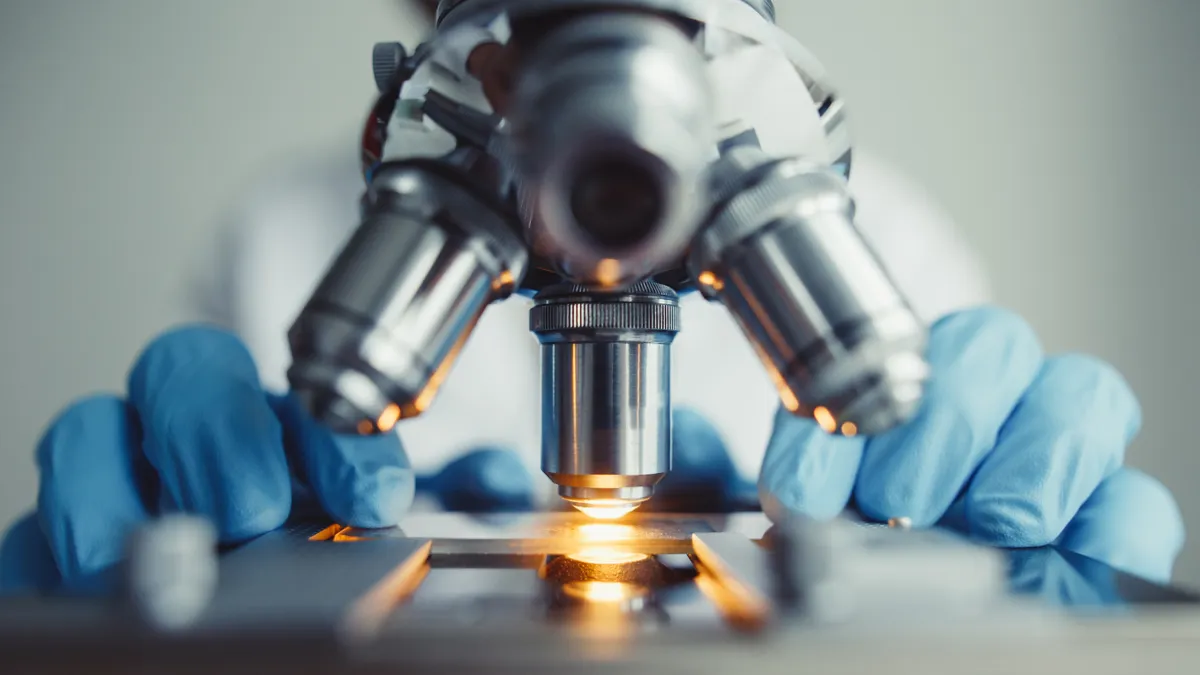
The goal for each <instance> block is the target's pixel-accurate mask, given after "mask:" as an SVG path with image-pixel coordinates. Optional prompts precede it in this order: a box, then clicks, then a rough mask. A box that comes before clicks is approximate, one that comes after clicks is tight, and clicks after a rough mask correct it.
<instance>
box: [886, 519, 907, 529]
mask: <svg viewBox="0 0 1200 675" xmlns="http://www.w3.org/2000/svg"><path fill="white" fill-rule="evenodd" d="M887 524H888V527H892V528H895V529H897V530H907V529H910V528H911V527H912V518H908V517H906V516H901V517H900V518H888V523H887Z"/></svg>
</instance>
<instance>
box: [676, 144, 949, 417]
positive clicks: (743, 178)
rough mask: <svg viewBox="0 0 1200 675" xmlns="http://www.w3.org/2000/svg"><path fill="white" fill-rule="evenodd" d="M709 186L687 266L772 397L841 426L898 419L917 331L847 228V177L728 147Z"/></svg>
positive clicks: (919, 339)
mask: <svg viewBox="0 0 1200 675" xmlns="http://www.w3.org/2000/svg"><path fill="white" fill-rule="evenodd" d="M712 188H713V190H714V194H716V195H717V206H716V208H715V210H714V215H713V217H712V219H711V220H710V221H709V224H708V225H707V227H706V229H705V230H704V232H703V233H702V234H701V235H700V237H698V238H697V241H696V243H695V244H694V246H693V248H692V252H691V255H690V258H689V261H688V262H689V269H690V270H691V273H692V275H693V278H695V279H696V280H697V282H698V285H699V287H700V289H701V291H702V292H703V293H704V294H705V295H706V296H707V297H709V298H711V299H718V300H720V301H721V302H722V303H723V304H725V306H726V307H728V308H729V310H730V312H731V313H732V314H733V316H734V318H735V319H736V320H737V321H738V323H739V324H740V325H741V327H742V330H743V331H744V333H745V334H746V336H747V338H748V339H749V340H750V342H751V343H752V344H753V345H754V347H755V349H756V350H757V351H758V353H759V356H760V357H761V359H762V361H763V363H764V364H765V365H766V367H767V370H768V372H769V373H770V374H771V376H772V379H773V380H774V381H775V384H776V387H777V388H778V390H779V395H780V399H781V401H782V403H783V404H784V405H785V406H786V407H787V408H788V409H789V410H791V411H792V412H794V413H795V414H798V415H811V416H813V417H814V418H815V419H816V420H817V421H818V422H819V423H820V424H821V425H822V426H823V427H825V428H826V430H828V431H830V432H835V431H840V432H841V433H843V434H846V435H854V434H859V433H862V434H875V433H879V432H882V431H885V430H887V429H889V428H891V427H893V426H895V425H897V424H900V423H901V422H903V421H905V420H907V419H908V418H909V417H910V416H911V415H912V414H913V413H914V412H915V410H916V408H917V406H918V404H919V403H920V399H921V396H922V393H923V384H924V381H925V379H926V378H927V376H928V372H929V368H928V365H927V364H926V362H925V360H924V349H925V340H926V329H925V326H924V325H923V324H922V322H921V321H920V320H919V319H918V317H917V316H916V315H915V314H914V313H913V311H912V309H911V308H910V307H909V305H908V303H907V301H906V300H905V298H904V297H903V296H902V295H901V293H900V292H899V290H897V288H896V286H895V284H894V283H893V282H892V280H891V278H890V277H889V276H888V273H887V272H886V270H885V269H884V268H883V266H882V264H881V263H880V262H879V260H878V258H877V257H876V256H875V254H874V253H873V252H872V251H871V249H870V248H869V247H868V245H867V243H866V242H865V241H864V240H863V239H862V237H861V235H860V234H859V232H858V230H857V228H856V227H855V225H854V202H853V200H852V199H851V197H850V193H849V190H848V187H847V185H846V181H845V180H844V179H843V178H842V177H841V176H840V175H838V174H836V173H834V172H832V171H830V170H828V169H825V168H822V167H820V166H816V165H813V164H811V163H808V162H805V161H801V160H773V159H770V158H768V157H766V156H765V155H764V154H763V153H762V152H761V151H759V150H756V149H750V148H739V149H737V150H735V151H733V152H731V153H730V154H728V155H727V156H725V157H724V158H722V160H721V161H720V162H719V163H718V164H717V165H716V166H715V167H714V170H713V173H712Z"/></svg>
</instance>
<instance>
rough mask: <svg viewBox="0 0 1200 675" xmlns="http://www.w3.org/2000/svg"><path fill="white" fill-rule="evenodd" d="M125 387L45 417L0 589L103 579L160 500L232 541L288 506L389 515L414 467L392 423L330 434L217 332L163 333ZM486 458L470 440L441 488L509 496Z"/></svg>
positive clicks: (1, 551) (357, 515) (341, 515)
mask: <svg viewBox="0 0 1200 675" xmlns="http://www.w3.org/2000/svg"><path fill="white" fill-rule="evenodd" d="M128 389H129V396H128V398H127V399H121V398H118V397H116V396H95V397H92V398H87V399H84V400H82V401H79V402H77V403H75V404H73V405H71V406H70V407H68V408H67V409H66V410H65V411H64V412H63V413H62V414H61V415H60V416H59V417H58V418H57V419H56V420H55V421H54V422H53V423H52V424H51V425H50V427H49V430H48V431H47V432H46V434H45V436H44V437H43V438H42V440H41V442H40V444H39V445H38V448H37V464H38V469H39V471H40V484H39V491H38V504H37V513H36V514H35V515H32V516H29V517H26V518H25V519H23V520H21V521H19V522H18V523H17V524H16V525H15V526H14V527H13V528H12V529H11V530H10V531H9V533H8V534H7V535H6V536H5V539H4V541H3V544H0V591H4V592H12V591H17V590H22V589H39V590H50V589H57V588H62V589H64V590H68V591H74V590H90V589H93V588H95V589H102V588H103V587H104V585H105V583H106V581H107V574H108V572H109V571H110V570H111V568H112V566H113V564H114V563H116V562H117V561H118V560H119V558H120V557H121V554H122V552H123V547H124V544H125V541H126V536H127V535H128V534H129V532H130V531H131V530H133V529H134V528H136V527H137V526H138V525H139V524H140V523H141V522H143V521H144V520H146V519H147V518H148V517H151V516H152V515H154V514H157V513H161V512H164V511H176V510H179V511H186V512H189V513H195V514H200V515H204V516H206V517H208V518H209V519H210V520H211V521H212V523H213V524H214V526H215V527H216V529H217V531H218V532H219V535H220V538H221V541H222V542H224V543H236V542H241V541H245V540H247V539H250V538H253V537H255V536H257V535H260V534H263V533H266V532H268V531H270V530H273V529H276V528H278V527H279V526H280V525H282V524H283V523H284V521H285V520H286V519H287V518H288V517H289V515H290V514H291V513H293V512H303V511H316V512H323V513H324V514H327V515H328V516H329V517H331V518H333V519H334V520H335V521H337V522H339V523H344V524H347V525H354V526H358V527H367V528H376V527H388V526H392V525H395V524H397V523H398V522H399V520H400V518H401V517H402V516H403V515H404V513H405V512H406V511H407V509H408V507H409V506H410V504H411V503H412V500H413V493H414V477H413V472H412V470H411V469H410V466H409V463H408V459H407V457H406V456H405V454H404V451H403V449H402V448H401V446H400V442H399V440H398V439H397V437H396V436H395V435H384V436H375V437H360V436H341V435H336V434H333V433H330V432H329V431H327V430H326V429H324V428H322V427H321V426H320V425H318V424H316V423H315V422H314V421H313V420H312V419H311V418H309V417H308V416H307V415H306V414H305V413H304V412H303V411H302V410H301V408H300V407H299V406H298V405H296V404H295V402H294V401H293V400H292V399H291V398H290V397H284V396H275V395H272V394H269V393H267V392H266V391H264V390H263V388H262V386H261V385H260V383H259V380H258V374H257V369H256V367H255V364H254V361H253V360H252V358H251V356H250V354H249V352H248V351H247V350H246V348H245V347H244V346H243V345H242V344H241V342H239V341H238V340H237V339H236V338H235V337H233V336H232V335H230V334H229V333H226V332H224V331H221V330H217V329H215V328H209V327H187V328H182V329H179V330H175V331H171V332H168V333H166V334H164V335H162V336H161V337H159V338H158V339H156V340H155V341H154V342H153V343H151V344H150V345H149V346H148V347H147V348H146V349H145V351H144V352H143V353H142V354H141V356H140V357H139V358H138V360H137V363H136V365H135V366H134V368H133V369H132V371H131V373H130V375H129V382H128ZM495 463H496V462H495V453H491V452H483V453H475V454H474V455H472V457H471V458H468V459H467V460H465V461H463V462H461V463H460V464H459V465H458V466H457V468H456V469H455V471H454V481H443V483H442V485H441V486H440V487H441V488H443V489H447V490H449V489H454V490H457V493H456V494H458V495H460V497H459V498H461V495H462V494H469V495H471V498H472V499H473V500H474V503H473V505H474V506H475V507H476V508H477V509H480V510H487V509H489V508H493V507H497V506H499V507H502V508H503V507H507V506H511V505H512V504H513V500H514V498H513V495H512V484H513V480H512V479H510V480H509V482H508V483H507V484H501V485H499V486H498V487H496V486H495V485H493V483H494V482H495V481H494V479H488V478H485V477H481V476H487V475H490V474H492V473H494V465H495ZM524 475H525V476H526V479H527V480H528V474H527V473H526V474H524ZM489 480H492V483H489V482H488V481H489ZM516 480H517V482H519V481H520V478H519V477H518V478H517V479H516ZM488 485H492V486H493V487H495V489H494V490H492V493H493V494H492V496H493V499H489V498H488V490H487V489H485V488H486V487H487V486H488ZM464 486H465V487H464ZM527 492H529V493H531V492H532V488H531V487H530V488H529V490H527ZM518 499H519V498H518Z"/></svg>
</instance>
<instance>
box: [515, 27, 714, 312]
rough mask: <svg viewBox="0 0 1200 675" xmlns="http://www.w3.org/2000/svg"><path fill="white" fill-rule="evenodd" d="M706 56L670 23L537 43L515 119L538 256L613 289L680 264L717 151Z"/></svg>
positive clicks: (524, 200) (551, 36)
mask: <svg viewBox="0 0 1200 675" xmlns="http://www.w3.org/2000/svg"><path fill="white" fill-rule="evenodd" d="M712 110H713V105H712V100H711V91H710V85H709V81H708V76H707V72H706V71H705V61H704V57H703V54H702V53H701V51H700V50H699V49H698V48H697V47H696V46H695V45H694V44H693V43H692V41H691V40H690V39H689V38H688V36H687V35H685V34H684V32H683V31H682V30H680V29H679V27H677V26H676V25H674V24H673V23H671V22H670V21H668V20H666V19H664V18H661V17H658V16H655V15H652V14H649V13H634V12H595V13H590V14H588V13H585V14H584V15H583V16H582V17H581V18H574V19H571V20H569V21H566V22H565V23H562V24H561V25H557V26H556V27H554V28H552V29H550V30H549V31H548V32H547V33H546V34H545V35H541V36H538V38H537V39H536V41H535V42H534V44H533V45H532V46H531V47H530V53H529V54H527V55H525V56H523V57H522V61H521V66H520V72H519V74H518V76H517V83H516V89H515V92H514V94H513V98H512V103H511V106H510V110H509V112H508V120H509V123H510V125H511V127H510V137H509V138H510V140H511V148H510V150H509V154H510V156H511V159H512V161H513V162H514V166H515V168H516V170H517V175H518V184H519V186H520V197H521V199H520V202H521V210H522V213H523V215H524V217H525V219H526V221H527V223H528V227H529V230H530V231H529V235H528V238H529V240H530V242H531V243H532V245H533V248H534V252H535V253H537V254H540V255H542V256H544V257H546V258H548V259H552V260H554V261H555V264H556V265H557V266H558V268H559V270H558V271H560V272H561V273H562V274H563V275H564V276H565V277H567V278H568V279H570V280H573V281H578V282H580V283H585V284H588V285H592V286H598V287H605V288H615V287H620V286H624V285H628V284H629V283H632V282H634V281H637V280H639V279H643V278H645V277H648V276H650V275H651V274H653V273H655V272H659V271H662V270H663V269H665V268H666V266H669V265H671V264H674V263H676V262H678V260H679V257H680V252H681V251H682V250H683V249H684V248H686V246H687V244H688V242H689V241H690V240H691V238H692V237H693V235H694V234H695V231H696V228H697V226H698V225H699V222H700V217H699V216H700V213H699V207H700V206H701V205H702V200H701V199H697V195H696V194H695V186H696V185H697V184H698V182H699V180H700V179H701V177H702V176H703V172H704V169H705V167H706V166H707V165H708V163H709V162H710V161H711V158H712V156H713V155H714V154H715V148H716V123H715V122H714V120H713V118H712Z"/></svg>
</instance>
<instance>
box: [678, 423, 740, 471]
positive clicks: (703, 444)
mask: <svg viewBox="0 0 1200 675" xmlns="http://www.w3.org/2000/svg"><path fill="white" fill-rule="evenodd" d="M671 427H672V428H671V448H672V453H671V454H672V457H671V474H670V475H672V476H687V477H688V479H690V480H695V479H699V478H701V477H709V478H713V479H716V480H721V481H723V480H725V479H727V478H732V477H735V476H736V475H737V471H736V469H735V468H734V464H733V458H732V457H730V455H729V448H728V446H726V444H725V439H723V438H722V437H721V433H720V432H719V431H717V428H716V427H715V426H714V425H713V424H712V422H711V421H709V419H708V418H707V417H705V416H704V415H702V414H700V413H699V412H698V411H696V410H692V409H690V408H679V409H677V410H675V411H674V413H673V414H672V420H671Z"/></svg>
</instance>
